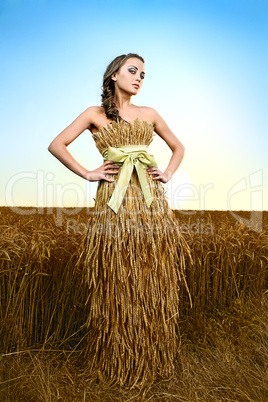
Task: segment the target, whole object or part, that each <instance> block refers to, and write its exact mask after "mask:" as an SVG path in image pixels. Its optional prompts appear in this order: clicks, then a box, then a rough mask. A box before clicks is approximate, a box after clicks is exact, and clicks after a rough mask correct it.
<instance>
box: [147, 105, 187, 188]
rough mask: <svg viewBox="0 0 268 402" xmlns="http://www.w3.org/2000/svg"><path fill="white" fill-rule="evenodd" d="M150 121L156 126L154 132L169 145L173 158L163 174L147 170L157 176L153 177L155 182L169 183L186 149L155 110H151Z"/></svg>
mask: <svg viewBox="0 0 268 402" xmlns="http://www.w3.org/2000/svg"><path fill="white" fill-rule="evenodd" d="M150 121H152V123H153V124H154V131H155V132H156V133H157V134H158V135H159V136H160V137H161V138H162V139H163V140H164V141H165V142H166V143H167V145H168V146H169V148H170V149H171V151H172V156H171V158H170V161H169V164H168V166H167V168H166V170H165V171H164V173H162V172H161V170H160V169H158V168H149V169H147V172H148V173H149V174H153V175H156V176H154V177H153V180H160V181H161V182H163V183H167V182H168V181H169V180H170V179H171V177H172V176H173V174H174V173H175V171H176V170H177V169H178V167H179V166H180V164H181V161H182V159H183V156H184V151H185V148H184V146H183V145H182V143H181V142H180V141H179V140H178V138H177V137H176V136H175V135H174V134H173V132H172V131H171V130H170V128H169V127H168V125H167V124H166V122H165V121H164V120H163V119H162V117H161V116H160V115H159V114H158V113H157V111H156V110H155V109H153V108H150Z"/></svg>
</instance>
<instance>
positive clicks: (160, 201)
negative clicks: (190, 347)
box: [77, 119, 191, 387]
mask: <svg viewBox="0 0 268 402" xmlns="http://www.w3.org/2000/svg"><path fill="white" fill-rule="evenodd" d="M93 138H94V140H95V142H96V146H97V148H98V150H99V151H100V153H101V154H102V153H103V152H104V151H105V150H106V149H107V148H108V147H110V146H124V145H137V144H142V145H146V146H148V145H149V144H150V142H151V141H152V139H153V125H152V123H149V122H146V121H143V122H141V121H139V120H138V119H136V120H135V121H134V122H132V123H127V122H124V121H122V122H113V123H112V125H108V126H107V127H103V128H102V129H101V130H100V131H99V132H98V133H95V134H94V135H93ZM117 179H118V176H115V178H114V182H111V183H109V182H107V181H104V180H102V181H101V182H99V186H98V191H97V195H96V202H95V210H94V215H93V216H92V219H91V220H90V221H89V229H88V232H87V236H86V237H85V241H84V243H83V245H82V247H81V252H80V253H79V254H80V258H79V260H78V263H77V267H78V269H80V267H81V271H82V272H81V277H82V278H86V284H87V287H88V299H87V310H88V313H87V314H88V318H87V321H86V327H87V329H88V339H90V342H88V344H87V348H86V349H85V353H86V355H87V359H86V365H87V369H88V373H89V375H90V376H92V375H93V373H95V375H96V377H97V378H99V379H100V380H101V381H105V382H106V383H107V384H108V383H109V384H116V383H119V384H121V385H124V386H125V387H126V386H130V387H133V386H135V385H139V386H143V385H145V384H146V383H149V382H153V381H154V380H155V379H156V378H157V377H163V378H170V377H171V376H172V375H173V373H174V356H175V354H176V350H177V344H178V337H177V331H178V330H177V327H178V320H179V316H178V312H179V289H180V287H181V284H182V283H183V278H184V277H185V269H186V264H185V259H186V257H187V256H188V257H189V259H190V255H191V254H190V249H189V246H188V245H187V243H186V241H185V240H184V237H183V236H182V234H181V233H180V230H179V227H178V225H177V223H176V219H175V217H174V215H173V212H172V211H171V209H170V208H169V206H168V203H167V201H166V199H165V194H164V189H163V186H162V184H161V183H160V181H158V180H157V181H156V180H153V178H152V176H150V175H147V180H148V184H149V188H150V192H151V194H152V196H153V202H152V204H151V207H150V208H148V207H147V205H146V203H145V201H144V196H143V193H142V189H141V186H140V184H139V177H138V174H137V172H136V170H135V169H134V170H133V173H132V175H131V178H130V182H129V184H128V187H127V190H126V194H125V195H124V199H123V202H122V204H121V206H120V209H119V211H118V213H117V214H115V213H114V211H113V210H112V209H111V208H110V207H109V206H108V205H107V202H108V200H109V199H110V198H111V195H112V193H113V191H114V188H115V186H116V183H117Z"/></svg>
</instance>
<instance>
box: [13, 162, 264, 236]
mask: <svg viewBox="0 0 268 402" xmlns="http://www.w3.org/2000/svg"><path fill="white" fill-rule="evenodd" d="M54 179H55V177H54V174H53V173H51V172H44V171H43V170H38V171H37V172H20V173H17V174H15V175H14V176H12V177H11V178H10V179H9V181H8V182H7V184H6V188H5V199H6V205H7V206H8V207H9V208H10V209H11V210H12V211H13V212H14V213H17V214H20V215H34V214H43V215H44V214H47V215H49V214H55V216H56V225H57V226H62V225H63V223H64V221H65V220H66V219H65V220H64V217H70V216H75V215H77V214H78V213H79V212H81V211H82V210H86V213H87V215H91V214H93V213H95V212H94V211H93V208H92V207H93V205H92V200H93V194H92V186H91V184H92V183H90V182H88V181H86V180H85V181H84V188H82V187H81V186H79V185H78V184H76V183H68V184H64V185H63V184H59V183H57V184H55V183H53V182H52V181H53V180H54ZM21 188H22V189H23V188H27V189H28V190H27V191H29V189H30V193H31V196H32V197H34V199H35V205H36V206H33V207H21V206H18V205H17V204H16V195H15V194H16V192H18V189H21ZM213 191H214V192H215V186H214V184H213V183H207V184H199V186H195V185H194V184H191V183H183V184H180V185H176V186H171V197H172V199H171V202H172V203H173V205H174V204H176V205H178V209H177V208H176V210H177V211H178V213H179V214H182V215H194V214H196V213H197V210H183V209H181V207H180V206H181V204H183V203H185V202H187V201H196V202H198V204H199V210H200V211H203V210H205V209H206V200H207V198H208V196H210V197H211V196H213V195H212V192H213ZM208 192H209V194H208ZM243 193H244V194H246V195H247V197H248V196H249V200H248V202H249V205H250V208H249V211H250V218H249V219H246V218H244V217H242V216H240V215H239V214H238V213H237V212H235V211H234V210H233V208H232V203H233V201H235V199H236V197H237V196H241V194H242V195H243ZM248 193H249V194H248ZM70 196H72V197H73V198H75V203H74V204H75V205H74V206H72V207H66V206H65V200H66V199H68V198H69V197H70ZM226 202H227V210H228V211H229V213H230V214H231V215H232V217H233V218H234V219H235V220H237V221H239V222H241V223H242V224H243V225H244V226H245V227H247V228H249V229H251V230H253V231H256V232H260V231H262V228H263V213H262V210H263V170H262V169H260V170H257V171H256V172H253V173H251V174H249V175H248V176H247V177H243V178H241V179H240V180H239V181H237V182H236V183H234V184H233V185H232V187H231V188H230V189H229V190H228V192H227V195H226ZM120 208H121V211H120V212H121V213H122V211H123V205H121V207H120ZM123 212H125V213H126V214H128V215H129V214H131V212H130V211H129V210H126V211H123ZM143 212H144V211H143ZM99 213H101V212H99ZM138 213H139V211H135V212H133V218H134V217H135V215H137V214H138ZM153 213H154V211H153V210H151V211H150V214H153ZM191 225H192V226H191V227H190V225H188V227H185V225H183V224H182V225H181V231H182V232H183V231H184V230H188V231H190V232H191V233H194V232H195V231H196V230H199V232H200V231H201V232H202V233H206V234H209V233H212V232H213V228H212V227H211V226H210V225H209V224H208V222H205V221H204V220H202V219H199V218H198V219H197V220H196V222H195V223H191ZM87 228H88V225H87V224H86V223H81V222H78V221H76V219H75V218H68V219H67V227H66V230H67V232H68V233H76V234H84V233H85V231H86V230H87ZM197 228H198V229H197Z"/></svg>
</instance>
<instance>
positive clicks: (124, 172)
mask: <svg viewBox="0 0 268 402" xmlns="http://www.w3.org/2000/svg"><path fill="white" fill-rule="evenodd" d="M147 148H148V146H147V145H125V146H121V147H109V148H107V149H105V151H104V152H103V157H104V160H105V161H112V162H117V163H122V167H121V171H120V173H119V176H118V180H117V182H116V185H115V189H114V191H113V194H112V196H111V198H110V201H109V202H108V205H109V207H110V208H111V209H112V210H113V211H114V212H115V213H117V212H118V209H119V207H120V205H121V203H122V201H123V198H124V196H125V193H126V191H127V186H128V183H129V181H130V177H131V175H132V172H133V169H134V167H135V169H136V171H137V174H138V178H139V182H140V185H141V189H142V192H143V195H144V198H145V201H146V205H147V206H148V208H149V207H150V205H151V203H152V201H153V196H152V194H151V192H150V188H149V183H148V181H147V177H146V172H145V169H146V168H147V167H148V166H153V167H156V166H157V164H156V161H155V159H154V156H153V155H150V154H148V153H147Z"/></svg>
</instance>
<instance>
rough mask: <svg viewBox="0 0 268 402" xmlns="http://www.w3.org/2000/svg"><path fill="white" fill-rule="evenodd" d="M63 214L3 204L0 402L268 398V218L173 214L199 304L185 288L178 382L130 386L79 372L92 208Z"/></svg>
mask: <svg viewBox="0 0 268 402" xmlns="http://www.w3.org/2000/svg"><path fill="white" fill-rule="evenodd" d="M21 211H23V209H22V210H21ZM26 211H27V210H26V209H25V213H26ZM66 212H67V211H65V214H63V213H60V214H59V211H58V210H37V211H36V213H35V214H30V215H26V214H18V213H16V212H12V211H11V209H10V208H7V207H2V208H0V226H1V231H0V279H1V280H0V292H1V299H0V401H4V402H11V401H27V402H28V401H45V402H48V401H49V402H50V401H51V402H53V401H64V402H69V401H81V402H82V401H202V402H204V401H205V402H206V401H208V402H210V401H219V402H220V401H241V402H244V401H267V400H268V309H267V307H268V292H267V268H268V212H263V213H262V219H263V226H262V230H260V231H255V230H254V229H253V228H251V229H249V228H247V227H246V226H244V224H243V223H242V222H239V221H238V220H237V219H234V218H233V217H232V216H231V214H230V213H229V212H228V211H198V212H196V213H195V214H193V213H190V212H189V211H188V212H189V213H187V211H185V213H182V211H175V214H176V217H177V219H178V225H180V227H181V231H182V233H183V234H184V236H185V238H186V240H187V242H188V243H189V245H190V247H191V251H192V256H193V263H192V264H191V263H190V261H188V265H187V271H186V277H187V283H188V285H189V290H190V293H191V295H192V303H193V306H192V307H191V305H190V301H189V298H188V295H187V290H186V289H185V288H183V287H182V288H181V291H180V343H179V344H178V354H177V360H176V375H175V377H174V379H172V380H170V381H164V380H159V381H157V382H156V383H155V384H153V385H150V386H148V387H144V388H142V389H138V388H134V389H131V390H128V389H125V388H120V387H119V386H114V387H111V386H110V387H108V386H106V385H105V384H103V383H98V382H97V381H95V380H94V379H93V378H88V377H87V376H86V375H85V373H84V372H83V369H82V368H81V367H82V366H81V364H80V363H81V361H82V360H83V345H84V342H85V341H86V335H87V334H86V329H85V326H84V325H83V324H84V322H85V320H86V312H85V308H84V306H85V301H86V299H87V290H86V288H85V286H84V285H83V282H82V281H81V272H80V271H79V268H77V267H76V268H75V262H76V261H77V259H78V250H79V245H80V244H81V242H82V239H83V236H84V235H85V231H86V228H87V221H88V213H90V211H87V210H86V209H83V210H81V211H79V212H78V213H76V214H75V213H74V212H75V211H74V210H72V209H70V210H69V213H68V214H67V213H66ZM239 214H240V215H241V216H243V217H244V218H245V219H249V218H250V212H247V211H245V212H242V211H240V212H239ZM59 218H60V219H59Z"/></svg>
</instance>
